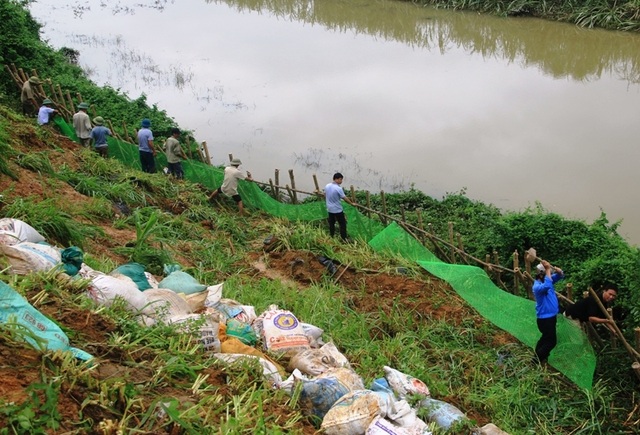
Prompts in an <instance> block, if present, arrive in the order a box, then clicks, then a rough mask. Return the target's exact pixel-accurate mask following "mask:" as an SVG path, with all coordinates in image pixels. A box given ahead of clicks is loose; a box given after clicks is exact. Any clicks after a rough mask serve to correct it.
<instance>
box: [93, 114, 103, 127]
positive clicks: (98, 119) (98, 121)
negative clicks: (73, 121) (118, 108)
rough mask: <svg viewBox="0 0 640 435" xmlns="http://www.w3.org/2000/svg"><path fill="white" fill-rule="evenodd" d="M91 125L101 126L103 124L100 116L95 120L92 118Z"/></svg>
mask: <svg viewBox="0 0 640 435" xmlns="http://www.w3.org/2000/svg"><path fill="white" fill-rule="evenodd" d="M93 123H94V124H95V125H102V124H104V118H103V117H102V116H96V117H95V118H93Z"/></svg>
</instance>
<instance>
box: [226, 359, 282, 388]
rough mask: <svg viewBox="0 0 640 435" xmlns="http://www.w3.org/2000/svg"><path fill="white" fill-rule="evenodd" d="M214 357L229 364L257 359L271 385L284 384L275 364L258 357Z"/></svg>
mask: <svg viewBox="0 0 640 435" xmlns="http://www.w3.org/2000/svg"><path fill="white" fill-rule="evenodd" d="M213 356H214V357H216V358H218V359H220V360H222V361H225V362H227V363H232V362H235V361H238V360H242V359H255V360H257V361H258V362H259V363H260V365H261V366H262V374H263V375H264V377H265V378H266V379H267V380H268V381H269V382H270V383H271V384H273V385H279V384H281V383H282V376H280V372H279V371H278V368H277V367H276V366H275V364H273V363H272V362H271V361H269V360H266V359H264V358H260V357H259V356H257V355H247V354H243V353H214V354H213Z"/></svg>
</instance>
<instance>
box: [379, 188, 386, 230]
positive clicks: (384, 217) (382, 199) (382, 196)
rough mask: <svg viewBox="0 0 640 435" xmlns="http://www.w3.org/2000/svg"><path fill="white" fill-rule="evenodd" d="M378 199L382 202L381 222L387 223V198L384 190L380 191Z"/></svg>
mask: <svg viewBox="0 0 640 435" xmlns="http://www.w3.org/2000/svg"><path fill="white" fill-rule="evenodd" d="M380 201H381V202H382V213H384V216H382V215H381V216H380V217H381V218H382V223H383V224H385V225H387V218H386V215H387V199H386V198H385V196H384V190H381V191H380Z"/></svg>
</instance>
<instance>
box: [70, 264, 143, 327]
mask: <svg viewBox="0 0 640 435" xmlns="http://www.w3.org/2000/svg"><path fill="white" fill-rule="evenodd" d="M83 269H84V266H83V268H81V269H80V272H78V274H79V275H81V276H82V277H83V278H88V279H91V282H90V283H89V286H88V287H87V296H89V297H90V298H91V299H93V300H94V301H96V302H97V303H98V304H101V305H105V306H110V305H111V304H112V303H113V302H114V301H115V300H116V298H121V299H124V301H125V302H126V303H127V306H128V308H129V310H130V311H133V312H140V313H142V314H146V315H148V316H154V314H155V313H154V311H153V308H152V307H150V306H149V305H148V301H147V296H146V293H145V292H141V291H140V290H139V289H138V285H137V284H136V283H135V282H133V280H132V279H131V278H129V277H127V276H120V277H118V278H116V277H114V276H110V275H106V274H104V273H102V272H96V271H87V270H86V269H84V270H83Z"/></svg>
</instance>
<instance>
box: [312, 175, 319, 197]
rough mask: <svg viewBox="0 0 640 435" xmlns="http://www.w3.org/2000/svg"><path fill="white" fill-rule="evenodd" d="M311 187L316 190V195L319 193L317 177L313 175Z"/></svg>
mask: <svg viewBox="0 0 640 435" xmlns="http://www.w3.org/2000/svg"><path fill="white" fill-rule="evenodd" d="M313 185H314V186H315V188H316V193H318V194H319V193H320V185H319V184H318V177H317V176H316V174H313Z"/></svg>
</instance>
